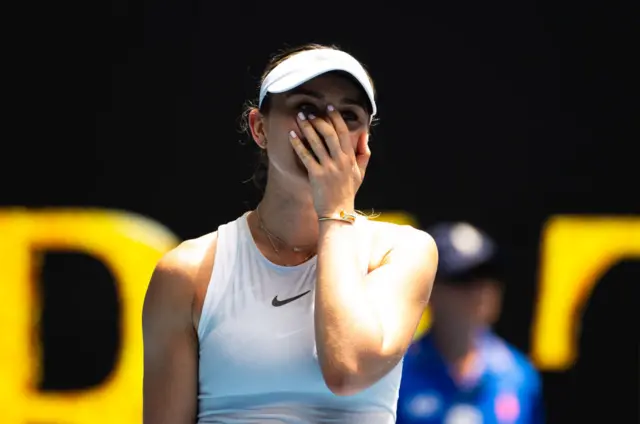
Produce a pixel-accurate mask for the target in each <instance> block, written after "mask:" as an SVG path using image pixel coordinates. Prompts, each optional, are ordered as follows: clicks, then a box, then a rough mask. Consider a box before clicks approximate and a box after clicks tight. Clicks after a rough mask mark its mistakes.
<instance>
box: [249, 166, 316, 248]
mask: <svg viewBox="0 0 640 424" xmlns="http://www.w3.org/2000/svg"><path fill="white" fill-rule="evenodd" d="M290 187H291V188H292V189H294V190H295V186H294V185H293V184H291V185H290ZM292 191H293V190H292ZM297 191H298V192H297V193H295V194H294V193H293V192H291V191H287V190H284V189H280V188H279V186H278V185H277V184H275V181H274V179H272V178H269V181H268V182H267V187H266V189H265V194H264V197H263V198H262V201H261V202H260V205H259V206H258V207H259V215H260V218H261V219H262V223H263V224H264V226H265V228H266V229H267V231H269V232H270V233H272V234H273V235H275V236H276V237H278V238H279V239H280V240H282V241H283V242H284V243H286V244H287V245H288V246H290V247H300V248H308V247H314V248H315V245H316V244H317V242H318V215H317V214H316V212H315V209H314V208H313V199H312V198H311V194H310V193H308V194H307V193H306V192H307V191H303V190H297ZM301 193H305V194H301Z"/></svg>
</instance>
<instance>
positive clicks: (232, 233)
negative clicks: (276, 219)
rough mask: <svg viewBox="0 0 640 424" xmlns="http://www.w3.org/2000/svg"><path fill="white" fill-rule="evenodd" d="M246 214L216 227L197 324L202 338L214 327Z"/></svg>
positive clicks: (230, 274) (236, 254) (236, 252)
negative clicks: (210, 268)
mask: <svg viewBox="0 0 640 424" xmlns="http://www.w3.org/2000/svg"><path fill="white" fill-rule="evenodd" d="M244 219H246V214H245V215H243V216H241V217H240V218H238V219H236V220H235V221H231V222H229V223H226V224H223V225H221V226H220V227H218V234H217V243H216V252H215V255H216V256H215V259H214V261H213V270H212V271H211V278H210V279H209V285H208V286H207V292H206V294H205V298H204V303H203V305H202V313H201V315H200V322H199V324H198V338H199V339H200V340H202V339H203V338H204V337H206V335H207V334H209V333H210V332H211V331H212V330H213V329H214V327H215V311H216V307H217V305H218V304H219V303H220V300H221V299H222V297H223V295H224V293H225V291H226V289H227V286H228V284H229V282H230V281H231V276H232V273H233V269H234V266H235V263H236V261H237V257H238V250H239V247H240V244H241V243H242V238H243V232H242V225H243V224H244V222H243V220H244Z"/></svg>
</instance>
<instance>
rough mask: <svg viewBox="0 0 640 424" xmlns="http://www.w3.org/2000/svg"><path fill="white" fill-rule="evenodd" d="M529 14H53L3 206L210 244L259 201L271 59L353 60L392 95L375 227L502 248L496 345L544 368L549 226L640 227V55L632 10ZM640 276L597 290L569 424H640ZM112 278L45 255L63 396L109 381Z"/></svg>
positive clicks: (118, 5)
mask: <svg viewBox="0 0 640 424" xmlns="http://www.w3.org/2000/svg"><path fill="white" fill-rule="evenodd" d="M514 3H517V5H512V4H510V5H505V4H501V5H497V4H494V5H485V4H482V5H479V4H476V3H472V2H469V4H466V3H464V2H463V3H456V4H455V5H454V4H452V5H450V6H437V7H434V6H423V5H422V3H416V5H414V6H411V7H409V6H408V4H407V6H406V7H404V8H397V10H395V11H392V10H385V9H384V8H383V7H380V8H377V9H376V8H372V7H373V6H372V5H371V4H369V5H364V4H363V5H362V6H361V7H360V8H359V7H358V6H357V5H356V4H355V3H354V4H349V5H343V4H340V3H323V4H320V3H314V4H311V3H309V4H304V3H296V4H292V5H291V6H290V7H288V8H285V7H282V8H281V9H282V10H275V6H273V5H271V4H269V3H267V2H265V3H260V4H258V3H256V4H251V3H239V2H236V3H229V4H227V3H216V2H212V1H201V0H200V1H195V0H194V1H181V2H178V1H167V0H158V1H154V2H150V3H142V2H134V1H130V2H128V3H127V2H124V1H119V2H113V3H111V4H109V3H105V2H103V3H102V4H100V3H99V2H98V3H95V5H97V7H96V8H95V9H94V8H93V6H94V4H93V3H92V4H91V5H90V6H81V5H73V6H70V5H66V6H65V5H59V4H56V5H55V6H53V5H50V6H47V7H48V8H51V10H44V9H41V10H39V11H38V13H33V14H32V19H31V20H30V22H29V23H28V24H25V27H24V28H23V34H24V35H22V36H21V38H20V40H21V41H25V42H26V43H27V45H28V48H25V49H24V51H23V52H22V53H21V57H20V58H19V59H16V62H15V63H14V65H16V69H17V73H19V74H21V75H20V76H21V80H20V81H22V80H25V82H20V83H18V82H15V83H14V84H13V85H14V88H18V89H19V90H21V91H22V92H23V93H24V94H23V95H22V96H21V99H20V101H19V102H18V103H16V105H15V107H14V108H15V109H16V110H17V111H18V112H20V114H21V115H23V116H26V118H27V122H26V123H25V124H24V125H22V128H21V131H20V135H19V136H18V137H17V138H16V139H15V140H16V141H15V142H14V143H10V144H9V145H8V148H6V149H5V150H4V151H5V152H8V153H9V154H8V155H7V156H4V155H3V156H4V160H3V161H2V163H3V167H2V170H1V171H0V175H2V177H3V178H2V181H4V183H3V185H2V193H3V195H2V198H1V202H2V203H1V205H4V206H6V205H24V206H31V207H41V206H99V207H107V208H117V209H124V210H129V211H134V212H138V213H141V214H144V215H146V216H149V217H151V218H153V219H156V220H158V221H160V222H161V223H163V224H164V225H166V226H168V227H169V228H170V229H171V230H172V231H174V232H175V233H176V234H178V235H179V236H180V237H181V238H183V239H184V238H190V237H194V236H198V235H201V234H203V233H205V232H209V231H212V230H214V229H215V228H216V227H217V226H218V225H220V224H222V223H224V222H227V221H229V220H232V219H234V218H235V217H237V216H238V215H239V214H241V213H242V212H243V211H244V210H246V209H247V208H250V207H253V206H255V204H256V200H257V199H258V198H259V197H258V192H257V191H256V190H255V189H254V188H253V186H252V185H251V183H243V182H244V181H245V180H247V179H248V178H249V177H250V176H251V174H252V170H253V168H254V165H255V149H254V148H253V145H252V144H251V143H250V142H249V143H243V142H241V140H246V137H244V136H243V135H242V134H240V133H239V131H238V127H239V121H238V119H239V116H240V114H241V112H242V106H243V103H244V102H245V101H246V100H251V99H254V98H255V96H256V94H257V84H258V81H257V78H258V76H259V75H260V74H261V72H262V67H263V66H264V64H265V63H266V61H267V59H268V58H269V56H270V54H272V53H275V52H276V51H277V50H278V49H280V48H283V47H285V46H286V45H291V46H295V45H297V44H301V43H306V42H312V41H313V42H321V43H335V44H338V45H339V46H341V47H342V48H344V49H345V50H347V51H349V52H351V53H352V54H354V56H356V57H357V58H358V59H360V60H361V61H363V62H364V63H365V64H366V65H367V67H368V69H369V70H370V72H371V74H372V76H373V78H374V81H375V82H376V86H377V90H378V92H379V111H380V112H379V118H380V123H379V125H378V126H377V127H376V128H375V129H374V132H373V138H372V142H371V148H372V151H373V157H372V160H371V163H370V167H369V172H368V174H367V180H366V182H365V184H364V185H363V187H362V189H361V192H360V194H359V197H358V200H357V203H358V207H359V209H364V210H366V209H369V208H375V209H376V210H393V209H401V210H405V211H408V212H411V213H413V214H415V215H416V216H417V217H418V218H419V220H420V222H421V224H422V225H425V226H426V225H429V224H432V223H434V222H436V221H438V220H458V219H464V220H469V221H471V222H473V223H475V224H477V225H479V226H481V227H483V228H484V229H486V230H487V231H488V232H490V233H491V234H492V235H493V236H494V237H495V238H496V239H497V240H498V241H499V242H500V243H502V244H504V246H506V247H507V248H508V254H509V258H510V264H511V268H510V271H509V276H508V277H509V285H508V291H507V296H506V305H505V310H504V314H503V317H502V319H501V321H500V323H499V325H498V331H499V332H500V333H501V334H502V335H503V336H505V337H506V338H507V339H508V340H509V341H511V342H513V343H514V344H515V345H516V346H518V347H520V348H522V349H524V350H525V351H528V349H529V337H530V324H531V318H532V311H533V308H534V306H535V305H534V300H533V299H535V294H536V282H537V280H536V279H537V265H538V260H539V258H538V249H539V237H540V233H541V229H542V225H543V223H544V221H545V220H546V219H548V218H549V217H550V216H551V215H555V214H564V213H573V214H614V215H616V214H637V213H639V212H640V199H639V197H638V190H637V181H638V178H637V171H636V169H635V167H637V165H638V155H637V154H635V153H633V147H634V146H633V144H635V142H636V140H637V138H635V137H632V135H631V134H632V133H631V120H632V119H631V118H632V113H633V112H632V111H633V110H634V109H633V108H631V107H628V106H627V104H626V102H625V96H626V93H627V92H628V90H629V88H628V83H627V82H626V81H627V80H626V78H625V76H626V75H628V74H629V73H630V64H631V63H632V61H633V60H634V56H637V54H636V53H634V51H637V48H636V49H633V48H630V47H629V40H630V39H632V34H631V31H630V28H631V25H629V22H628V21H629V16H631V14H630V13H629V12H628V11H627V10H624V9H623V8H622V7H618V6H617V5H616V4H614V3H607V4H606V6H604V4H601V5H598V6H597V7H596V5H588V4H583V5H581V6H579V7H575V6H573V5H571V6H569V5H565V6H561V5H557V4H554V5H545V4H542V3H533V2H527V3H525V2H514ZM397 5H400V4H397ZM417 6H419V7H420V8H422V7H424V8H425V9H424V10H418V9H417ZM54 8H55V9H54ZM89 8H91V10H89ZM269 8H271V9H269ZM13 153H15V155H14V154H13ZM10 157H17V158H18V160H17V161H13V160H7V159H8V158H10ZM70 269H71V270H73V272H70V271H69V270H70ZM638 275H640V263H639V262H638V261H635V262H634V261H631V260H630V261H627V262H624V263H621V264H619V265H617V266H616V267H615V268H614V269H612V270H611V271H610V272H608V273H607V274H606V275H605V276H604V277H603V280H602V281H601V283H600V284H599V285H598V286H597V289H596V292H595V293H594V296H593V298H592V300H591V302H590V304H589V306H588V307H587V309H586V311H585V314H584V319H583V327H582V329H581V357H580V359H579V362H578V364H577V365H576V367H575V368H574V369H572V370H571V371H569V372H566V373H562V374H545V376H544V378H545V389H546V390H545V396H546V402H547V407H548V411H549V418H550V422H552V423H568V422H581V421H582V420H586V419H594V418H595V419H602V420H604V419H605V417H607V416H608V415H610V417H609V419H611V421H612V422H625V423H626V422H637V421H638V418H637V417H638V397H639V395H638V375H639V371H638V337H637V336H638V324H637V322H638V312H637V309H636V308H637V307H638V301H637V299H638V282H639V279H638ZM110 278H111V277H110V275H109V274H108V272H107V271H106V270H105V269H103V268H102V266H101V265H100V264H98V263H97V262H96V261H94V260H92V259H90V258H86V257H81V256H75V255H72V254H59V253H58V254H51V255H48V256H47V260H46V262H45V267H44V270H43V274H42V284H43V285H44V289H45V306H44V307H45V311H44V316H43V322H44V323H45V325H44V331H43V335H42V337H43V338H44V341H45V364H44V365H45V366H44V372H45V379H44V383H43V389H44V390H67V389H73V388H74V387H80V386H86V385H91V384H95V383H96V382H98V381H100V380H101V379H102V378H104V377H105V376H106V375H107V374H108V372H109V369H110V366H111V364H112V362H113V354H112V353H113V352H114V351H115V349H114V348H115V347H117V337H118V335H117V314H116V312H117V303H116V298H117V297H116V294H115V293H114V292H113V288H112V286H111V284H110ZM89 279H90V280H91V281H92V285H91V286H90V287H88V286H87V285H86V284H83V283H84V282H86V281H87V280H89ZM79 316H81V317H82V320H79V319H78V317H79ZM96 352H98V353H96Z"/></svg>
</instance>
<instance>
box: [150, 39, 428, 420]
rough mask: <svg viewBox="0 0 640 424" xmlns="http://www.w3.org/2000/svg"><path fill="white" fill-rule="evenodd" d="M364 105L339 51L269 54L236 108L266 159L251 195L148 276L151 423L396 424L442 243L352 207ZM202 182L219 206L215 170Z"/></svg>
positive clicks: (371, 104)
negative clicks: (249, 100) (260, 182)
mask: <svg viewBox="0 0 640 424" xmlns="http://www.w3.org/2000/svg"><path fill="white" fill-rule="evenodd" d="M375 114H376V104H375V99H374V89H373V83H372V81H371V79H370V77H369V75H368V73H367V72H366V71H365V69H364V68H363V66H362V65H361V64H360V62H358V61H357V60H356V59H355V58H353V57H352V56H350V55H349V54H347V53H345V52H343V51H340V50H337V49H335V48H331V47H324V46H316V45H314V46H305V47H304V48H302V49H299V50H297V51H294V52H292V53H289V54H285V55H284V56H281V57H277V58H276V59H274V60H273V61H272V62H271V63H270V64H269V66H268V68H267V70H266V71H265V74H264V78H263V80H262V83H261V87H260V94H259V98H258V101H257V105H256V106H255V107H251V108H250V110H249V111H248V113H247V114H246V117H247V119H248V126H249V129H250V131H251V135H252V137H253V139H254V141H255V142H256V144H257V146H258V147H259V148H260V149H262V150H263V151H264V155H263V157H264V158H265V160H266V163H267V165H268V167H267V182H266V189H265V191H264V196H263V198H262V200H261V201H260V203H259V205H258V206H257V207H256V209H255V210H254V211H247V212H246V213H244V214H243V215H242V216H241V217H239V218H237V219H236V220H234V221H232V222H229V223H227V224H224V225H221V226H220V227H219V228H218V231H216V232H213V233H210V234H208V235H204V236H203V237H200V238H198V239H195V240H190V241H187V242H185V243H183V244H181V245H180V246H178V247H177V248H176V249H174V250H173V251H171V252H169V253H168V254H167V255H166V256H165V257H164V258H163V259H162V260H161V261H160V263H159V264H158V266H157V267H156V270H155V272H154V274H153V277H152V278H151V282H150V284H149V288H148V291H147V295H146V298H145V305H144V311H143V332H144V361H145V362H144V404H143V411H144V422H145V423H146V424H162V423H167V424H187V423H189V424H193V423H194V422H196V421H197V422H198V423H301V424H302V423H314V424H319V423H344V424H348V423H353V424H361V423H366V424H392V423H393V422H395V420H396V407H397V399H398V392H399V387H400V379H401V376H402V358H403V357H404V354H405V353H406V350H407V348H408V347H409V345H410V343H411V341H412V338H413V334H414V333H415V331H416V328H417V326H418V322H419V321H420V317H421V315H422V311H423V310H424V308H425V307H426V305H427V302H428V299H429V296H430V294H431V286H432V284H433V279H434V277H435V273H436V267H437V249H436V246H435V243H434V240H433V238H432V237H430V236H429V235H428V234H427V233H425V232H423V231H419V230H417V229H415V228H412V227H409V226H400V225H393V224H387V223H383V222H376V221H373V220H369V219H367V217H365V216H362V215H360V214H357V213H356V211H355V209H354V207H355V206H354V203H355V195H356V192H357V191H358V189H359V188H360V184H361V183H362V179H363V178H364V175H365V171H366V167H367V163H368V161H369V157H370V154H371V151H370V150H369V143H368V142H369V129H370V125H371V120H372V118H373V117H374V116H375ZM214 162H215V161H212V166H215V163H214ZM223 166H224V165H223ZM227 166H229V164H227ZM230 166H233V165H230ZM203 183H204V184H205V185H204V186H203V188H202V195H203V196H209V197H210V198H211V201H212V203H213V204H214V205H215V206H214V207H224V206H225V202H226V200H225V198H224V190H225V189H229V187H226V182H224V181H219V182H203Z"/></svg>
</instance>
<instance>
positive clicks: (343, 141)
mask: <svg viewBox="0 0 640 424" xmlns="http://www.w3.org/2000/svg"><path fill="white" fill-rule="evenodd" d="M327 115H328V116H329V119H330V120H331V124H333V128H335V131H336V134H337V135H338V140H340V147H341V149H342V151H343V152H345V153H347V154H349V155H355V152H354V150H353V144H351V133H350V132H349V127H347V124H346V123H345V122H344V119H342V115H341V114H340V112H339V111H338V110H337V109H336V108H335V107H333V105H327Z"/></svg>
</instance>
